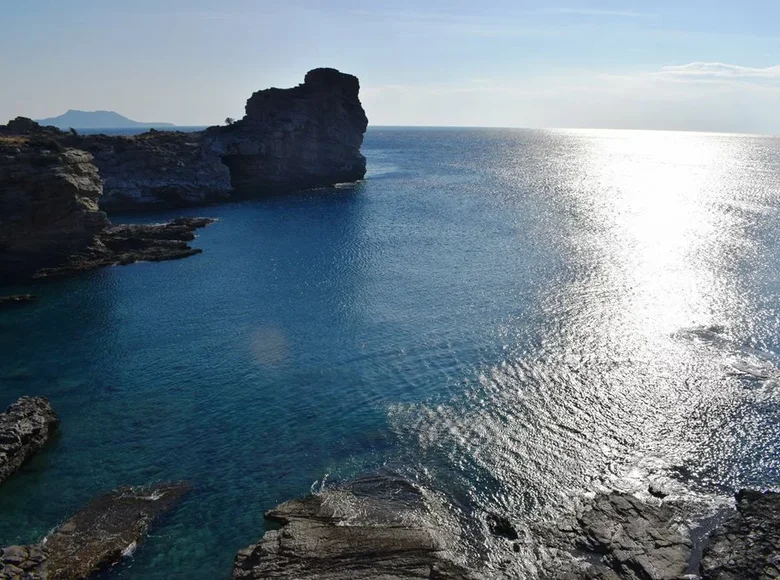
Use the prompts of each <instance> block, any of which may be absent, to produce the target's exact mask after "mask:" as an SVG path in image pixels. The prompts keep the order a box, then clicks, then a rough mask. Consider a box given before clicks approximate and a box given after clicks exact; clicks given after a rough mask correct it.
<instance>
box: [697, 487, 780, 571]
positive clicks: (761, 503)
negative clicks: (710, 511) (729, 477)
mask: <svg viewBox="0 0 780 580" xmlns="http://www.w3.org/2000/svg"><path fill="white" fill-rule="evenodd" d="M736 500H737V513H736V514H735V515H734V516H733V517H732V518H731V519H729V520H728V521H727V522H726V523H725V524H724V525H723V526H721V527H720V528H718V529H717V530H715V532H714V533H713V534H712V537H711V540H710V542H709V544H708V545H707V547H706V548H705V549H704V557H703V558H702V562H701V576H702V579H703V580H748V579H750V580H776V579H777V578H780V493H773V492H765V493H761V492H757V491H747V490H743V491H740V492H739V493H738V494H737V496H736Z"/></svg>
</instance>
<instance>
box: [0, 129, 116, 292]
mask: <svg viewBox="0 0 780 580" xmlns="http://www.w3.org/2000/svg"><path fill="white" fill-rule="evenodd" d="M102 191H103V185H102V182H101V180H100V176H99V175H98V172H97V168H96V167H95V166H94V165H93V164H92V156H91V155H90V154H89V153H87V152H85V151H80V150H77V149H71V148H63V147H62V146H61V145H60V144H58V143H57V142H55V141H52V140H50V139H46V138H29V139H28V138H26V137H17V138H4V137H0V275H2V276H3V277H5V278H7V279H10V278H14V277H24V276H26V275H30V274H31V273H32V272H33V271H35V270H36V269H39V268H43V267H47V266H51V265H54V264H57V263H58V262H60V261H62V260H63V259H64V258H65V257H67V256H68V255H70V254H72V253H74V252H77V251H80V250H82V249H84V248H86V247H87V246H89V245H90V244H91V243H92V241H93V239H94V237H95V235H96V234H97V233H99V232H100V231H102V230H103V229H104V228H105V227H106V226H107V225H108V219H107V218H106V214H105V213H104V212H103V211H100V210H99V209H98V200H99V198H100V195H101V193H102Z"/></svg>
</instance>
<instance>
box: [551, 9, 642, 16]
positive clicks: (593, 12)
mask: <svg viewBox="0 0 780 580" xmlns="http://www.w3.org/2000/svg"><path fill="white" fill-rule="evenodd" d="M547 12H552V13H554V14H569V15H574V16H594V17H616V18H649V17H652V16H654V15H653V14H649V13H647V12H633V11H630V10H600V9H598V8H551V9H550V10H548V11H547Z"/></svg>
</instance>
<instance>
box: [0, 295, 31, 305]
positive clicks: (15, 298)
mask: <svg viewBox="0 0 780 580" xmlns="http://www.w3.org/2000/svg"><path fill="white" fill-rule="evenodd" d="M36 300H38V297H37V296H36V295H35V294H14V295H12V296H0V308H9V307H12V306H21V305H22V304H28V303H30V302H35V301H36Z"/></svg>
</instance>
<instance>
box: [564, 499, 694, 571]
mask: <svg viewBox="0 0 780 580" xmlns="http://www.w3.org/2000/svg"><path fill="white" fill-rule="evenodd" d="M683 521H684V520H683V518H682V517H681V513H680V511H679V510H678V509H676V507H675V506H674V505H673V504H671V503H668V502H653V503H651V502H646V501H644V500H641V499H639V498H637V497H635V496H633V495H631V494H625V493H617V492H613V493H610V494H605V495H599V496H597V497H596V498H595V500H594V501H593V503H592V504H591V505H590V506H589V507H588V508H587V509H585V510H584V512H583V513H582V514H580V515H579V517H578V518H577V523H578V525H579V530H578V531H577V533H576V535H575V544H576V546H577V547H578V548H580V549H582V550H584V551H586V552H590V553H592V554H594V555H597V556H600V557H601V562H600V564H599V565H596V566H595V569H594V570H592V571H591V573H592V577H594V578H605V579H607V578H615V577H616V578H621V579H626V580H664V579H669V580H671V579H674V578H679V577H681V576H682V575H683V574H685V571H686V570H687V568H688V563H689V560H690V557H691V550H692V548H693V542H691V540H690V537H689V535H688V533H687V529H686V528H685V527H684V526H681V524H682V523H683Z"/></svg>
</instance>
